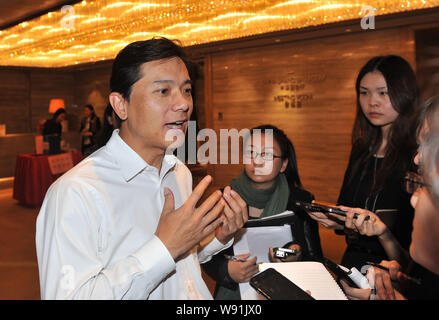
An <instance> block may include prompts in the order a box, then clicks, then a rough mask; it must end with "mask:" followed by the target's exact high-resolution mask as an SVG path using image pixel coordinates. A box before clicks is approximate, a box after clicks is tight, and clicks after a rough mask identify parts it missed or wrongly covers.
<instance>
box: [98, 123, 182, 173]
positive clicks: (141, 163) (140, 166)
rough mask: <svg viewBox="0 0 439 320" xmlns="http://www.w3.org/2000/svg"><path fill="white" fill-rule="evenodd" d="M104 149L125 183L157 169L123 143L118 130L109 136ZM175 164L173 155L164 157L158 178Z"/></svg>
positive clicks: (175, 159) (175, 160)
mask: <svg viewBox="0 0 439 320" xmlns="http://www.w3.org/2000/svg"><path fill="white" fill-rule="evenodd" d="M106 147H107V150H108V151H109V152H110V153H111V155H112V157H113V159H114V160H115V162H116V163H117V164H118V166H119V167H120V170H121V172H122V176H123V177H124V179H125V181H130V180H131V179H132V178H134V177H135V176H137V175H138V174H139V173H140V172H142V171H144V170H151V171H154V170H157V168H155V167H153V166H151V165H149V164H148V163H147V162H146V161H145V160H143V159H142V158H141V157H140V156H139V155H138V154H137V152H136V151H134V150H133V149H132V148H131V147H130V146H129V145H128V144H127V143H126V142H125V141H123V140H122V138H121V137H120V136H119V129H116V130H114V131H113V134H112V135H111V138H110V140H109V141H108V143H107V146H106ZM176 164H177V158H176V157H175V156H174V155H170V154H167V155H165V156H164V157H163V161H162V170H161V173H160V177H161V178H162V177H163V176H164V175H165V174H166V173H167V172H168V171H169V170H171V169H172V168H173V167H174V166H175V165H176Z"/></svg>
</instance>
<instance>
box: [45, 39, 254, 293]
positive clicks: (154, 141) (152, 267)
mask: <svg viewBox="0 0 439 320" xmlns="http://www.w3.org/2000/svg"><path fill="white" fill-rule="evenodd" d="M110 87H111V93H110V96H109V100H110V103H111V105H112V106H113V109H114V110H115V113H116V114H117V116H118V117H119V118H120V119H121V120H122V123H121V126H120V131H119V130H115V131H114V132H113V135H112V137H111V139H110V140H109V142H108V143H107V145H106V146H104V147H102V148H101V149H99V150H98V151H96V152H95V153H93V154H92V155H91V156H89V157H88V158H86V159H85V160H83V161H82V162H81V163H79V164H78V165H77V166H76V167H74V168H73V169H71V170H70V171H68V172H67V173H66V174H64V175H63V176H62V177H61V178H59V179H58V180H57V181H56V182H55V183H54V184H53V185H52V186H51V187H50V189H49V190H48V192H47V194H46V197H45V200H44V203H43V205H42V207H41V210H40V213H39V215H38V218H37V230H36V247H37V258H38V265H39V274H40V287H41V298H42V299H212V296H211V294H210V292H209V290H208V288H207V286H206V284H205V283H204V281H203V279H202V277H201V271H200V265H199V263H200V262H204V261H208V260H209V259H210V257H211V256H212V255H213V254H215V253H217V252H219V251H220V250H222V249H224V248H226V247H227V246H230V245H231V243H232V240H233V235H234V233H235V232H236V231H237V230H238V229H239V228H241V227H242V225H243V224H244V223H245V222H246V221H247V219H248V215H247V206H246V204H245V202H244V201H243V200H242V199H241V198H240V197H239V195H238V194H237V193H236V192H234V191H231V190H230V187H226V188H225V190H224V192H223V193H221V192H220V191H219V190H217V191H216V192H214V193H212V194H211V195H210V196H209V197H208V198H207V199H206V200H205V201H204V202H203V203H202V204H201V205H200V206H199V207H196V204H197V202H198V200H199V199H200V198H201V197H202V196H203V193H204V192H205V190H206V188H207V187H208V185H209V184H210V182H211V180H212V178H211V177H210V176H207V177H205V178H204V179H203V180H202V181H201V182H200V183H199V184H198V185H197V187H196V188H195V189H194V190H193V192H192V176H191V174H190V171H189V170H188V169H187V167H186V166H185V165H184V164H183V163H182V162H180V161H179V160H178V159H177V158H176V157H175V156H173V155H170V154H166V150H167V149H168V147H169V146H170V145H171V143H172V141H168V140H169V139H167V134H169V133H172V131H171V130H174V131H177V132H178V130H180V131H181V133H184V132H185V131H186V129H187V123H188V120H189V119H190V115H191V113H192V110H193V104H192V93H191V80H190V76H189V73H188V68H187V67H186V62H185V57H184V54H183V51H182V49H181V47H179V46H178V45H176V44H175V43H173V42H172V41H170V40H167V39H164V38H159V39H151V40H148V41H139V42H135V43H132V44H130V45H128V46H127V47H126V48H124V49H123V50H122V51H121V52H120V53H119V54H118V55H117V57H116V59H115V61H114V63H113V70H112V76H111V80H110ZM213 233H214V234H215V236H214V237H212V240H211V241H210V242H208V243H207V244H205V245H204V246H200V245H199V243H200V242H201V241H202V240H203V239H206V237H208V236H209V235H212V234H213ZM204 242H205V241H204ZM199 261H200V262H199Z"/></svg>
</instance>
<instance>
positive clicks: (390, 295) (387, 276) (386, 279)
mask: <svg viewBox="0 0 439 320" xmlns="http://www.w3.org/2000/svg"><path fill="white" fill-rule="evenodd" d="M380 265H381V266H383V267H384V268H387V269H388V271H387V270H383V269H382V268H377V267H374V273H375V289H376V296H377V299H379V300H405V298H404V296H403V295H402V294H401V293H399V292H398V290H396V289H395V288H394V284H395V282H394V281H396V283H401V281H404V280H405V279H404V274H403V273H402V272H401V266H400V265H399V263H398V262H397V261H395V260H392V261H386V260H383V261H381V263H380Z"/></svg>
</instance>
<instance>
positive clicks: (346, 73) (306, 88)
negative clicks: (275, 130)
mask: <svg viewBox="0 0 439 320" xmlns="http://www.w3.org/2000/svg"><path fill="white" fill-rule="evenodd" d="M384 54H398V55H401V56H403V57H404V58H406V59H407V60H408V61H409V62H410V63H411V64H412V65H413V67H415V65H414V62H415V52H414V39H413V34H412V32H411V31H410V29H408V28H400V29H390V30H383V31H372V32H366V31H365V32H362V33H356V34H349V33H347V34H344V35H339V36H331V37H326V38H322V39H314V40H305V41H296V42H289V43H282V44H277V45H270V46H265V47H258V48H249V49H241V50H234V51H229V52H223V53H218V54H212V56H211V66H210V68H211V74H212V78H211V84H210V86H211V87H212V96H211V99H212V119H213V120H212V121H213V123H212V126H213V128H214V129H215V130H216V132H217V134H218V136H219V130H220V129H231V128H236V129H237V130H241V129H243V128H249V129H250V128H252V127H254V126H257V125H261V124H273V125H275V126H277V127H279V128H280V129H282V130H284V132H285V133H286V134H287V135H288V137H289V138H290V139H291V140H292V142H293V144H294V146H295V149H296V154H297V160H298V167H299V172H300V176H301V178H302V182H303V183H304V186H305V188H307V189H308V190H309V191H311V192H312V193H314V195H315V196H316V199H317V200H321V201H328V202H335V201H336V200H337V196H338V192H339V189H340V187H341V182H342V179H343V174H344V170H345V168H346V166H347V161H348V157H349V152H350V147H351V146H350V134H351V130H352V125H353V120H354V116H355V109H356V107H355V105H356V104H355V89H354V88H355V87H354V86H355V79H356V74H357V73H358V71H359V69H360V68H361V66H362V65H363V64H364V63H365V62H366V61H367V60H368V59H370V58H371V57H373V56H375V55H384ZM227 147H229V148H230V143H229V146H227V145H224V144H222V145H221V146H220V150H224V149H225V148H227ZM240 170H242V165H221V164H217V165H215V166H214V177H215V184H217V185H218V186H224V185H227V184H228V183H229V181H230V180H231V179H232V178H233V177H236V176H237V175H238V173H239V171H240Z"/></svg>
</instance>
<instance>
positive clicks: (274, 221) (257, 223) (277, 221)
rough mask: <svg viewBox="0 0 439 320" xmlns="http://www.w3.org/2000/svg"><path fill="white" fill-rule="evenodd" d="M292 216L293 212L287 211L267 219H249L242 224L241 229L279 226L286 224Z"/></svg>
mask: <svg viewBox="0 0 439 320" xmlns="http://www.w3.org/2000/svg"><path fill="white" fill-rule="evenodd" d="M294 215H295V213H294V212H293V211H289V210H287V211H284V212H282V213H278V214H275V215H272V216H269V217H263V218H258V219H250V220H248V221H247V222H246V223H245V224H244V226H243V228H252V227H268V226H281V225H284V224H285V223H288V221H289V220H291V219H292V218H293V217H294Z"/></svg>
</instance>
